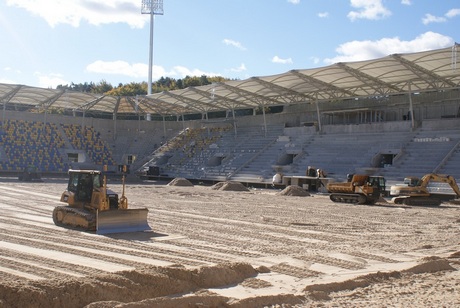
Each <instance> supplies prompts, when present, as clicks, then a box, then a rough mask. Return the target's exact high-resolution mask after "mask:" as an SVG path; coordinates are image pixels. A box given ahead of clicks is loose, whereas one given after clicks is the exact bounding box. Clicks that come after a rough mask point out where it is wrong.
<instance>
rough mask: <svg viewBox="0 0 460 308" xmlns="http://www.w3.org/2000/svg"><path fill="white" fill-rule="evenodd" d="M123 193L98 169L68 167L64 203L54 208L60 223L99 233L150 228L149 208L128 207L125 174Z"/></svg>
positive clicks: (57, 223) (57, 220) (55, 219)
mask: <svg viewBox="0 0 460 308" xmlns="http://www.w3.org/2000/svg"><path fill="white" fill-rule="evenodd" d="M122 182H123V192H122V195H121V196H120V197H119V196H118V194H117V193H115V192H113V191H112V190H110V189H108V188H107V178H106V176H105V174H104V173H103V172H101V171H99V170H72V169H71V170H69V182H68V185H67V189H66V190H65V191H64V192H63V193H62V195H61V202H64V203H67V205H65V206H57V207H55V208H54V210H53V221H54V224H55V225H57V226H62V227H68V228H74V229H78V230H84V231H96V233H97V234H109V233H122V232H136V231H145V230H150V229H151V228H150V226H149V225H148V222H147V214H148V209H147V208H141V209H128V199H127V198H126V196H125V173H123V177H122Z"/></svg>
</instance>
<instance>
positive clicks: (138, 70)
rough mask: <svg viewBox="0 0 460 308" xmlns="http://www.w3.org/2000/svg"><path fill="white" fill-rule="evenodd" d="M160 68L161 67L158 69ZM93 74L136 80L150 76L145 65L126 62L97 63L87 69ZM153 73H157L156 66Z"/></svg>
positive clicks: (99, 61)
mask: <svg viewBox="0 0 460 308" xmlns="http://www.w3.org/2000/svg"><path fill="white" fill-rule="evenodd" d="M158 68H159V67H158ZM86 70H87V71H88V72H91V73H103V74H111V75H125V76H129V77H134V78H140V77H145V76H147V75H148V65H147V64H144V63H134V64H130V63H128V62H126V61H112V62H106V61H101V60H98V61H95V62H93V63H91V64H89V65H88V66H87V67H86ZM153 71H155V66H154V69H153ZM160 77H161V76H160Z"/></svg>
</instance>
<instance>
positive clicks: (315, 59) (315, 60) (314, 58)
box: [310, 57, 320, 64]
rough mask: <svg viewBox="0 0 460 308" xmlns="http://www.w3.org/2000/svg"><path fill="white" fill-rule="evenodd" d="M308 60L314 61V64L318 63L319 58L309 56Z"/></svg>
mask: <svg viewBox="0 0 460 308" xmlns="http://www.w3.org/2000/svg"><path fill="white" fill-rule="evenodd" d="M310 60H311V61H312V62H313V63H314V64H318V63H319V62H320V58H318V57H310Z"/></svg>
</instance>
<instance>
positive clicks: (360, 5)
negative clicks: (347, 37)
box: [348, 0, 391, 21]
mask: <svg viewBox="0 0 460 308" xmlns="http://www.w3.org/2000/svg"><path fill="white" fill-rule="evenodd" d="M350 4H351V6H352V7H354V8H357V9H358V11H351V12H350V13H348V18H349V19H350V20H351V21H355V20H356V19H360V18H362V19H372V20H376V19H382V18H385V17H388V16H390V15H391V12H390V11H389V10H388V9H387V8H385V7H384V6H383V4H382V0H350Z"/></svg>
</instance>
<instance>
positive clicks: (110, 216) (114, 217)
mask: <svg viewBox="0 0 460 308" xmlns="http://www.w3.org/2000/svg"><path fill="white" fill-rule="evenodd" d="M148 212H149V210H148V209H128V210H109V211H103V212H98V213H97V219H96V222H97V226H96V233H97V234H109V233H125V232H137V231H146V230H151V228H150V226H149V224H148V222H147V214H148Z"/></svg>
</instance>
